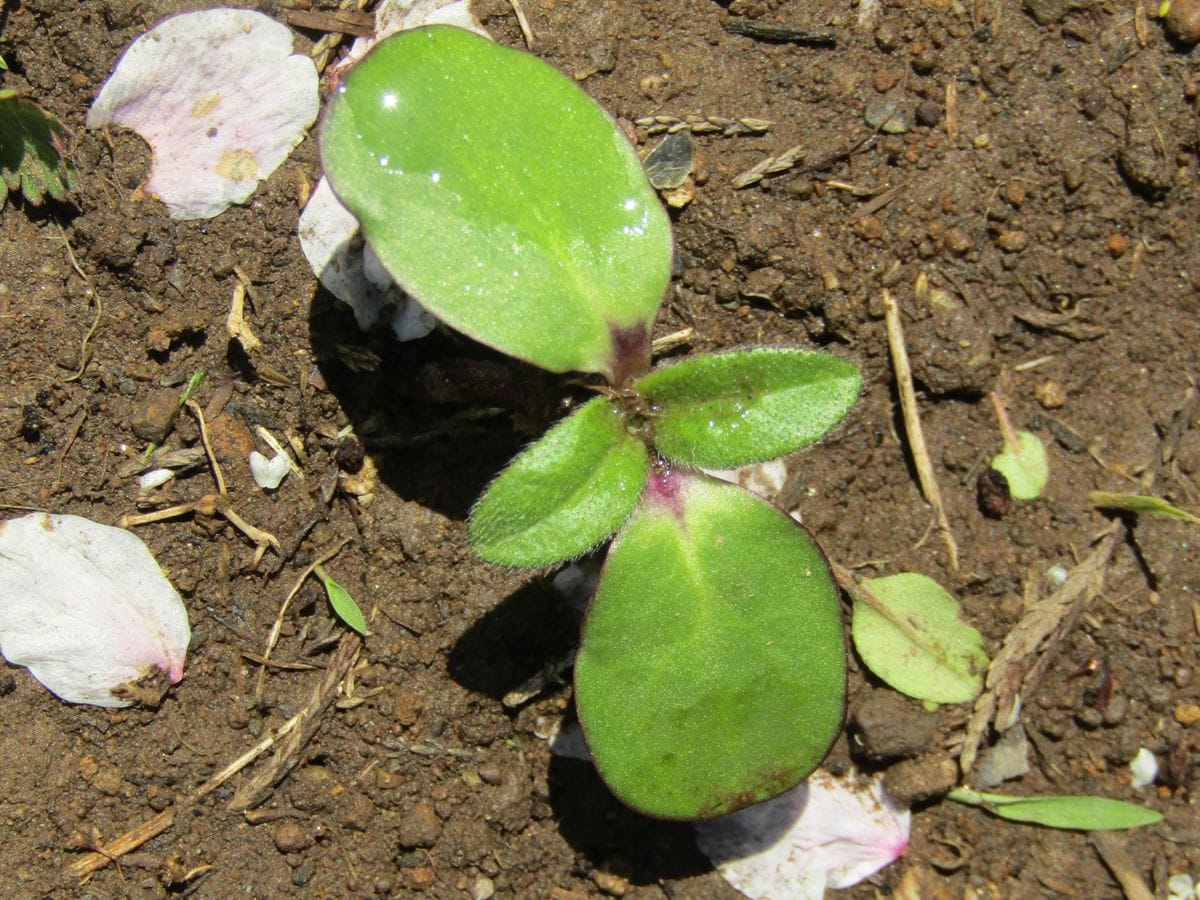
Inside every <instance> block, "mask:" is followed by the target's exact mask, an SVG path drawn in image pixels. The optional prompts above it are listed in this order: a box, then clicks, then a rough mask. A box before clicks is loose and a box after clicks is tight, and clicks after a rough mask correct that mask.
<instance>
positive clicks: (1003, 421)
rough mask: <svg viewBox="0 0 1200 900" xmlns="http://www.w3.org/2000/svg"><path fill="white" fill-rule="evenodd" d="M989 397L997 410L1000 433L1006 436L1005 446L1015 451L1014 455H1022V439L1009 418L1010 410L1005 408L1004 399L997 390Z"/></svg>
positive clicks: (993, 407)
mask: <svg viewBox="0 0 1200 900" xmlns="http://www.w3.org/2000/svg"><path fill="white" fill-rule="evenodd" d="M988 399H989V400H991V401H992V409H993V410H995V411H996V421H997V422H998V423H999V424H1000V434H1001V436H1002V437H1003V438H1004V444H1005V446H1007V447H1008V449H1009V450H1011V451H1012V452H1013V455H1014V456H1017V457H1020V455H1021V439H1020V438H1018V437H1017V433H1016V432H1015V431H1014V430H1013V427H1012V422H1011V421H1010V420H1009V418H1008V410H1006V409H1005V408H1004V401H1003V400H1001V399H1000V395H999V394H997V393H996V392H995V391H992V392H990V393H989V394H988Z"/></svg>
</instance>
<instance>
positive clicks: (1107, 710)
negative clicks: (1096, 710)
mask: <svg viewBox="0 0 1200 900" xmlns="http://www.w3.org/2000/svg"><path fill="white" fill-rule="evenodd" d="M1128 714H1129V698H1128V697H1126V696H1125V695H1124V694H1116V695H1114V696H1113V698H1112V699H1111V700H1109V701H1108V705H1107V706H1105V707H1104V724H1105V725H1106V726H1107V727H1109V728H1112V727H1113V726H1114V725H1120V724H1121V723H1122V722H1124V721H1125V716H1127V715H1128Z"/></svg>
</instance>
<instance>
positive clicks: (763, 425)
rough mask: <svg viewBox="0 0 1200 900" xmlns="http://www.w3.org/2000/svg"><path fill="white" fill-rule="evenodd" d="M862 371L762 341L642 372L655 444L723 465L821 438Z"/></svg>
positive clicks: (692, 461)
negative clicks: (760, 344)
mask: <svg viewBox="0 0 1200 900" xmlns="http://www.w3.org/2000/svg"><path fill="white" fill-rule="evenodd" d="M861 386H862V376H861V375H860V374H859V371H858V369H857V368H855V366H854V365H853V364H852V363H849V362H846V361H845V360H844V359H839V358H838V357H836V356H831V355H829V354H827V353H813V352H808V351H804V350H792V349H786V348H775V347H769V348H768V347H763V348H759V349H755V350H741V351H734V352H732V353H719V354H714V355H711V356H698V357H693V358H692V359H687V360H684V361H683V362H680V363H677V364H675V365H672V366H665V367H664V368H661V369H658V370H656V371H654V372H651V373H650V374H649V375H646V376H645V377H643V378H641V379H639V380H638V381H637V383H636V384H635V385H634V388H635V389H636V390H637V391H638V393H640V394H642V395H643V396H644V397H646V398H647V399H648V400H649V401H650V403H651V405H652V409H653V412H652V417H653V424H654V444H655V447H656V448H657V449H658V451H659V452H660V453H662V454H663V455H664V456H666V457H667V458H668V459H672V460H676V461H678V462H680V463H683V464H685V465H688V466H703V467H705V468H716V469H728V468H734V467H737V466H744V465H747V464H748V463H754V462H761V461H762V460H765V459H774V458H775V457H777V456H783V455H784V454H785V453H791V452H792V451H794V450H798V449H799V448H800V447H803V446H805V445H806V444H811V443H812V442H814V441H816V440H819V439H820V438H821V437H822V436H824V435H825V434H826V433H827V432H828V431H829V430H830V429H831V428H833V426H834V425H836V424H837V423H838V422H840V421H841V420H842V418H843V417H844V416H845V415H846V413H848V412H849V411H850V408H851V407H852V406H854V402H855V400H857V399H858V393H859V389H860V387H861Z"/></svg>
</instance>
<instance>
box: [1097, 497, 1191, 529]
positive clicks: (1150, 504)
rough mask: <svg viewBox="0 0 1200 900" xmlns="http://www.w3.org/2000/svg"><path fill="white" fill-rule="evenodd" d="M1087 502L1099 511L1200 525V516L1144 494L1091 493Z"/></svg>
mask: <svg viewBox="0 0 1200 900" xmlns="http://www.w3.org/2000/svg"><path fill="white" fill-rule="evenodd" d="M1088 502H1089V503H1091V504H1092V506H1095V507H1098V508H1100V509H1119V510H1123V511H1124V512H1131V513H1137V514H1138V515H1139V516H1158V517H1160V518H1163V519H1176V520H1177V521H1180V522H1187V523H1188V524H1190V525H1200V516H1194V515H1192V514H1191V513H1190V512H1188V511H1187V510H1183V509H1180V508H1179V507H1178V506H1172V505H1171V504H1170V503H1168V502H1167V501H1166V500H1160V499H1159V498H1158V497H1147V496H1145V495H1144V494H1110V493H1109V492H1108V491H1092V492H1091V493H1090V494H1088Z"/></svg>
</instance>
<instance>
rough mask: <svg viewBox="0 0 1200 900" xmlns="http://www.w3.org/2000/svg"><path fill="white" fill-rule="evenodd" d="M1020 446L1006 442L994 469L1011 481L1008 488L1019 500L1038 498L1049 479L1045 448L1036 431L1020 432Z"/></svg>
mask: <svg viewBox="0 0 1200 900" xmlns="http://www.w3.org/2000/svg"><path fill="white" fill-rule="evenodd" d="M1017 440H1018V441H1019V442H1020V445H1021V446H1020V447H1011V446H1009V445H1007V444H1005V446H1004V449H1003V450H1001V451H1000V453H999V454H998V455H997V456H996V458H995V459H993V460H992V468H993V469H995V470H996V471H997V472H999V473H1000V474H1001V475H1003V476H1004V477H1005V478H1006V479H1007V480H1008V491H1009V493H1010V494H1012V496H1013V497H1015V498H1016V499H1018V500H1036V499H1037V498H1038V497H1040V496H1041V494H1042V490H1043V489H1044V488H1045V487H1046V482H1047V481H1048V480H1049V479H1050V464H1049V463H1048V462H1047V460H1046V447H1045V445H1044V444H1043V443H1042V442H1041V439H1040V438H1038V436H1037V435H1036V434H1033V433H1032V432H1029V431H1018V432H1017Z"/></svg>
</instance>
